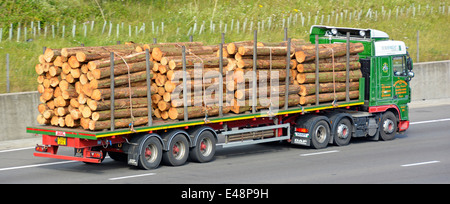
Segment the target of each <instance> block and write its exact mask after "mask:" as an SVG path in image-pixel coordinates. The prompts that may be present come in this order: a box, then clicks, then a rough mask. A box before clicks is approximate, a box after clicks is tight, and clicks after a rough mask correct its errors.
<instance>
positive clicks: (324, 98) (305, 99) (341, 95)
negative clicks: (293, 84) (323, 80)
mask: <svg viewBox="0 0 450 204" xmlns="http://www.w3.org/2000/svg"><path fill="white" fill-rule="evenodd" d="M335 97H336V100H338V101H339V100H345V92H337V93H336V94H334V93H323V94H319V102H320V103H322V102H330V101H333V100H334V99H335ZM349 97H350V99H357V98H358V97H359V91H350V92H349ZM314 103H316V96H315V95H310V96H302V97H300V105H305V104H314Z"/></svg>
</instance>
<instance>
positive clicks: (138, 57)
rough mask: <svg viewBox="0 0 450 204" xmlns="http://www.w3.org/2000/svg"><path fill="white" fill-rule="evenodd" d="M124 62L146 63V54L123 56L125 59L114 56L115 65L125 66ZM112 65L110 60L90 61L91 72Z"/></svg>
mask: <svg viewBox="0 0 450 204" xmlns="http://www.w3.org/2000/svg"><path fill="white" fill-rule="evenodd" d="M124 60H125V61H126V62H127V63H128V64H129V63H132V62H140V61H145V52H138V53H133V54H130V55H126V56H123V59H122V58H120V57H117V56H114V65H119V64H125V62H124ZM110 65H111V60H110V58H107V59H100V60H94V61H90V62H89V63H88V67H89V70H91V71H92V70H94V69H98V68H102V67H109V66H110Z"/></svg>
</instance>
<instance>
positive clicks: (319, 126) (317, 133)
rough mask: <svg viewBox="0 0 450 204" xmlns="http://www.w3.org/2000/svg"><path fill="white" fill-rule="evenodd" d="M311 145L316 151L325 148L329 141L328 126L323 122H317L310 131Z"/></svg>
mask: <svg viewBox="0 0 450 204" xmlns="http://www.w3.org/2000/svg"><path fill="white" fill-rule="evenodd" d="M310 135H311V144H312V147H314V148H316V149H322V148H325V147H327V145H328V142H329V141H330V126H329V125H328V123H327V122H326V121H325V120H319V121H317V122H316V123H315V124H314V126H313V128H312V129H311V134H310Z"/></svg>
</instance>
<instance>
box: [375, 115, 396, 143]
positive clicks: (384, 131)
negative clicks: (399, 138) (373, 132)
mask: <svg viewBox="0 0 450 204" xmlns="http://www.w3.org/2000/svg"><path fill="white" fill-rule="evenodd" d="M379 128H380V138H381V139H382V140H384V141H387V140H393V139H394V138H395V134H396V132H397V118H396V117H395V115H394V113H392V112H391V111H387V112H385V113H383V115H382V116H381V121H380V124H379Z"/></svg>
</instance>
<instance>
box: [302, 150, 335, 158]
mask: <svg viewBox="0 0 450 204" xmlns="http://www.w3.org/2000/svg"><path fill="white" fill-rule="evenodd" d="M335 152H339V150H332V151H326V152H316V153H309V154H300V156H302V157H305V156H312V155H319V154H329V153H335Z"/></svg>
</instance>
